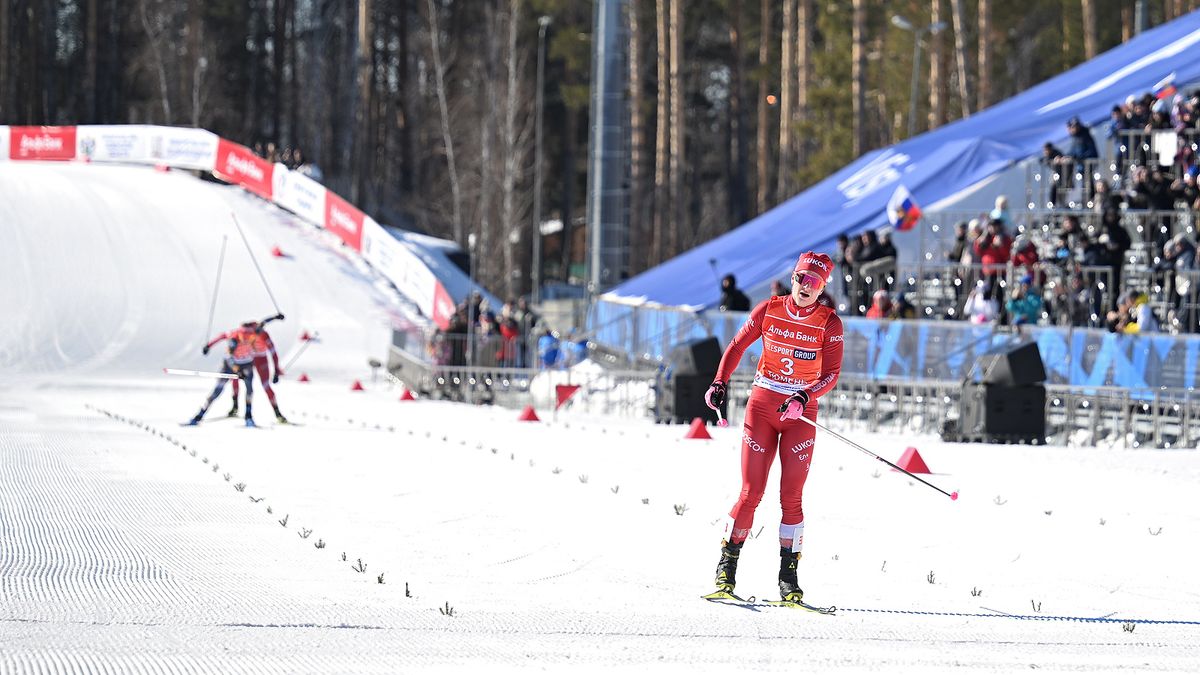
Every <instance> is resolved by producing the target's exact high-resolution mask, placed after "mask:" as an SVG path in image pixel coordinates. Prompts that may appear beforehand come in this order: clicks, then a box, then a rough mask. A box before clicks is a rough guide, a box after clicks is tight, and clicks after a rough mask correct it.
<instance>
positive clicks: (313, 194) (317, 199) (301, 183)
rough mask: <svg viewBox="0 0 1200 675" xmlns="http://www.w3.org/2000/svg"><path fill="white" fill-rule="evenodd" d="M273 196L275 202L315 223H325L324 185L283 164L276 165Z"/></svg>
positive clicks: (322, 224)
mask: <svg viewBox="0 0 1200 675" xmlns="http://www.w3.org/2000/svg"><path fill="white" fill-rule="evenodd" d="M272 181H273V184H272V188H271V194H272V198H273V199H274V200H275V203H276V204H278V205H280V206H282V207H283V208H285V209H287V210H288V211H291V212H292V213H294V214H296V215H297V216H300V217H301V218H303V219H304V220H306V221H308V222H309V223H312V224H313V225H318V226H324V225H325V193H326V192H328V191H327V190H326V189H325V186H324V185H321V184H320V183H318V182H317V181H315V180H313V179H311V178H309V177H308V176H305V175H304V174H302V173H299V172H296V171H290V170H289V169H288V168H287V167H286V166H284V165H282V164H276V165H275V175H274V177H273V178H272Z"/></svg>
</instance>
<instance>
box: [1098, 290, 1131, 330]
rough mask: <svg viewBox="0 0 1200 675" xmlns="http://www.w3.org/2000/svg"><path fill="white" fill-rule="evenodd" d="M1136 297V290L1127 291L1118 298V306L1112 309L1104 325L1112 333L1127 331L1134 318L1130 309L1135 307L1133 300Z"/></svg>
mask: <svg viewBox="0 0 1200 675" xmlns="http://www.w3.org/2000/svg"><path fill="white" fill-rule="evenodd" d="M1136 297H1137V293H1136V292H1135V291H1126V292H1124V293H1122V294H1121V297H1119V298H1117V308H1116V309H1114V310H1112V311H1110V312H1109V313H1108V315H1107V317H1106V318H1105V321H1104V325H1105V327H1106V328H1108V331H1109V332H1110V333H1124V332H1125V327H1126V326H1127V325H1129V322H1130V321H1131V319H1132V315H1131V312H1130V310H1132V309H1133V300H1134V298H1136Z"/></svg>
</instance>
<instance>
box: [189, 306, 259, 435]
mask: <svg viewBox="0 0 1200 675" xmlns="http://www.w3.org/2000/svg"><path fill="white" fill-rule="evenodd" d="M222 340H225V341H226V346H227V353H226V355H225V359H224V361H223V363H222V368H221V373H222V374H225V375H229V374H233V375H237V379H235V380H233V386H234V387H237V385H238V380H239V379H240V380H243V381H245V384H246V426H248V427H253V426H256V425H255V424H254V415H253V414H252V412H251V407H250V406H251V401H252V399H253V398H254V379H253V378H252V377H251V373H250V365H251V364H252V363H253V362H254V351H253V341H254V332H253V331H251V330H247V329H246V327H245V326H242V327H241V328H238V329H236V330H232V331H229V332H227V333H221V334H220V335H218V336H216V337H215V338H213V339H212V340H210V341H209V342H208V344H206V345H204V348H203V349H202V350H200V351H201V353H203V354H204V355H205V356H207V355H208V350H209V349H212V347H213V345H215V344H217V343H218V342H220V341H222ZM224 389H225V380H224V379H219V380H217V385H216V387H214V388H213V391H212V394H210V395H209V397H208V400H207V401H205V403H204V405H203V406H202V407H201V408H200V412H198V413H196V416H195V417H193V418H192V419H191V421H190V422H189V424H192V425H195V424H199V423H200V420H201V419H203V418H204V414H205V413H207V412H208V408H209V406H211V405H212V403H213V401H215V400H217V397H218V396H220V395H221V392H222V391H223V390H224ZM233 400H234V403H235V404H236V402H237V397H236V396H235V397H234V399H233Z"/></svg>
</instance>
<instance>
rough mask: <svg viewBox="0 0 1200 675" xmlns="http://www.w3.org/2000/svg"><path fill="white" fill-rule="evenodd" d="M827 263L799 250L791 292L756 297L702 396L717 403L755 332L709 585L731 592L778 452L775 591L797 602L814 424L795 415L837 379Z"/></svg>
mask: <svg viewBox="0 0 1200 675" xmlns="http://www.w3.org/2000/svg"><path fill="white" fill-rule="evenodd" d="M833 269H834V268H833V261H832V260H830V258H829V256H827V255H825V254H823V253H813V252H811V251H810V252H807V253H804V254H803V255H801V256H800V259H799V260H798V261H797V262H796V267H795V269H794V271H793V273H792V292H791V294H789V295H783V296H774V297H771V298H769V299H767V300H764V301H762V302H761V303H759V304H758V306H757V307H755V308H754V309H753V310H752V311H751V312H750V316H749V318H748V319H747V320H746V323H745V324H743V325H742V327H741V329H740V330H739V331H738V332H737V335H735V336H734V338H733V340H732V341H731V342H730V343H729V346H728V347H727V348H726V349H725V354H724V356H723V357H722V358H721V365H720V367H719V368H718V370H717V376H716V379H715V380H714V381H713V383H712V386H711V387H709V389H708V392H707V393H706V394H705V397H704V400H705V403H706V404H708V406H709V407H710V408H713V409H714V410H715V409H718V408H720V407H721V405H722V404H723V403H724V401H725V390H726V383H727V382H728V381H729V377H730V376H731V375H732V374H733V371H734V370H736V369H737V365H738V362H739V361H741V359H742V354H743V353H744V352H745V351H746V348H747V347H749V346H750V345H751V344H753V343H754V341H755V340H758V339H759V338H762V357H761V358H760V359H759V361H758V370H757V372H755V374H754V386H753V387H751V393H750V400H749V403H748V404H747V406H746V416H745V422H744V423H743V426H742V492H741V496H740V497H739V498H738V500H737V503H736V504H734V505H733V509H732V510H731V511H730V513H729V516H730V518H732V519H733V524H732V526H731V529H730V531H729V532H727V538H726V539H725V540H724V541H722V542H721V560H720V563H719V564H718V565H717V578H716V582H717V589H718V591H724V592H726V593H732V591H733V587H734V583H735V578H734V577H735V574H736V572H737V561H738V556H739V555H740V553H741V549H742V545H743V544H744V543H745V542H746V538H747V536H748V535H749V534H750V528H751V525H752V524H753V523H754V509H755V508H756V507H757V506H758V503H759V501H761V500H762V496H763V492H764V491H765V490H766V486H767V474H768V473H769V472H770V470H771V464H772V463H773V462H774V461H775V455H776V453H777V452H778V453H779V455H780V465H781V467H782V470H783V475H782V477H781V479H780V485H779V501H780V505H781V506H782V507H783V520H782V522H781V523H780V525H779V547H780V548H779V556H780V565H779V592H780V594H781V595H782V597H783V599H784V600H787V601H800V600H801V599H802V598H803V596H804V591H802V590H801V589H800V586H799V585H798V582H797V579H796V563H797V561H798V560H799V559H800V549H801V547H802V545H803V543H804V509H803V507H802V504H801V500H802V497H803V494H804V481H805V479H806V478H808V469H809V465H810V463H811V462H812V456H813V451H814V440H815V438H816V428H815V427H814V426H813V425H811V424H809V423H808V422H806V421H804V420H802V419H801V417H802V416H803V417H806V418H808V419H809V420H812V421H814V422H815V421H816V419H817V399H819V398H820V397H821V396H823V395H825V394H827V393H829V391H830V390H832V389H833V387H834V385H835V384H837V379H838V373H839V372H840V371H841V368H842V320H841V319H839V318H838V316H837V313H836V312H835V310H834V306H833V301H832V300H830V299H829V297H828V296H826V295H824V294H823V293H822V291H823V290H824V289H825V285H826V284H827V283H829V280H830V278H831V277H832V276H833Z"/></svg>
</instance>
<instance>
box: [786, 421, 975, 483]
mask: <svg viewBox="0 0 1200 675" xmlns="http://www.w3.org/2000/svg"><path fill="white" fill-rule="evenodd" d="M800 419H802V420H804V421H805V422H808V423H809V424H811V425H813V426H814V427H816V428H817V429H820V430H821V431H824V432H825V433H827V434H829V435H830V436H833V437H834V438H836V439H838V440H839V441H841V442H843V443H845V444H846V445H849V446H851V447H853V448H854V449H856V450H858V451H860V452H863V453H866V454H868V455H870V456H872V457H874V458H875V459H877V460H879V461H881V462H883V463H884V464H887V465H888V466H890V467H892V468H893V469H895V470H897V471H903V472H904V473H906V474H908V476H909V477H910V478H916V479H917V480H919V481H921V482H922V483H924V484H926V485H928V486H929V487H931V488H933V489H934V490H937V491H938V492H940V493H942V494H944V495H946V496H947V497H949V498H950V499H951V501H954V500H957V499H958V490H955V491H954V492H946V491H945V490H943V489H942V488H940V487H938V486H936V485H934V484H933V483H930V482H929V481H927V480H925V479H924V478H921V477H920V476H917V475H915V474H913V473H912V472H910V471H906V470H904V469H902V468H900V467H898V466H896V465H895V464H892V463H891V462H889V461H887V460H886V459H884V458H882V457H880V456H879V455H877V454H875V453H873V452H871V451H870V450H868V449H866V448H864V447H863V446H861V445H859V444H858V443H855V442H854V441H852V440H850V439H849V438H846V437H845V436H843V435H841V434H839V433H838V432H836V431H834V430H832V429H830V428H829V427H827V426H825V425H823V424H818V423H817V422H814V421H813V420H810V419H808V418H807V417H804V416H803V415H801V416H800Z"/></svg>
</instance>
